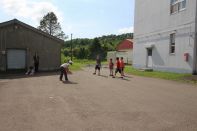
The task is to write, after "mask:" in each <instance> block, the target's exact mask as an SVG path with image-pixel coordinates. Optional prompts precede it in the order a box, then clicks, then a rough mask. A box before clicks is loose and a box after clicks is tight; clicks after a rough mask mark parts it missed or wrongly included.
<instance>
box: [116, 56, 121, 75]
mask: <svg viewBox="0 0 197 131" xmlns="http://www.w3.org/2000/svg"><path fill="white" fill-rule="evenodd" d="M118 72H119V73H120V74H121V68H120V60H119V57H117V58H116V71H115V76H116V74H117V73H118Z"/></svg>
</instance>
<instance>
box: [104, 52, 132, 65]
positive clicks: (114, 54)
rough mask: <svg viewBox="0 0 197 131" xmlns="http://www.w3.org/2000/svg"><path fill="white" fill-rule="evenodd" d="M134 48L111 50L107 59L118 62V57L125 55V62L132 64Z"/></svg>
mask: <svg viewBox="0 0 197 131" xmlns="http://www.w3.org/2000/svg"><path fill="white" fill-rule="evenodd" d="M132 54H133V53H132V50H121V51H110V52H108V53H107V61H109V60H110V59H112V60H113V62H114V63H115V62H116V57H119V58H120V57H123V58H124V62H125V63H127V64H132V58H133V55H132Z"/></svg>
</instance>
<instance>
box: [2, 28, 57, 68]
mask: <svg viewBox="0 0 197 131" xmlns="http://www.w3.org/2000/svg"><path fill="white" fill-rule="evenodd" d="M7 49H25V50H26V51H27V67H29V66H32V65H33V56H34V55H35V52H37V54H38V55H39V58H40V64H39V69H40V70H55V69H58V68H59V65H60V63H61V55H60V52H61V43H60V42H57V41H55V40H53V39H51V38H48V37H46V36H44V35H41V34H39V33H36V32H34V31H32V30H29V29H27V28H24V27H22V26H20V25H18V28H17V29H14V26H13V25H12V26H7V27H4V28H1V30H0V50H1V53H0V58H1V59H0V69H1V70H5V69H6V54H5V55H3V54H2V51H3V50H7Z"/></svg>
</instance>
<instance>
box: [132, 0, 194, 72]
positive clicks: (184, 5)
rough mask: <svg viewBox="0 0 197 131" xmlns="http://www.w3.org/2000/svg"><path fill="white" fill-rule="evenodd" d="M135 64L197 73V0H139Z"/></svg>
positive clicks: (136, 18)
mask: <svg viewBox="0 0 197 131" xmlns="http://www.w3.org/2000/svg"><path fill="white" fill-rule="evenodd" d="M135 4H136V5H135V24H134V50H133V57H134V58H133V66H134V67H135V68H152V69H154V70H160V71H170V72H178V73H197V53H196V52H197V44H196V41H197V40H196V39H197V37H196V32H197V24H196V23H197V8H196V7H197V1H196V0H136V1H135Z"/></svg>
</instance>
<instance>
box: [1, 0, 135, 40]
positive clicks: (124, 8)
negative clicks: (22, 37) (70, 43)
mask: <svg viewBox="0 0 197 131" xmlns="http://www.w3.org/2000/svg"><path fill="white" fill-rule="evenodd" d="M50 11H53V12H55V14H56V15H57V17H58V19H59V22H60V24H61V26H62V29H63V31H64V32H65V33H66V34H67V35H69V36H70V34H71V33H73V37H74V38H94V37H98V36H102V35H109V34H122V33H129V32H133V22H134V0H0V22H4V21H8V20H11V19H14V18H17V19H18V20H21V21H23V22H25V23H27V24H29V25H31V26H34V27H37V26H38V25H39V20H40V19H41V18H42V17H43V16H44V15H45V14H46V13H47V12H50Z"/></svg>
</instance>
